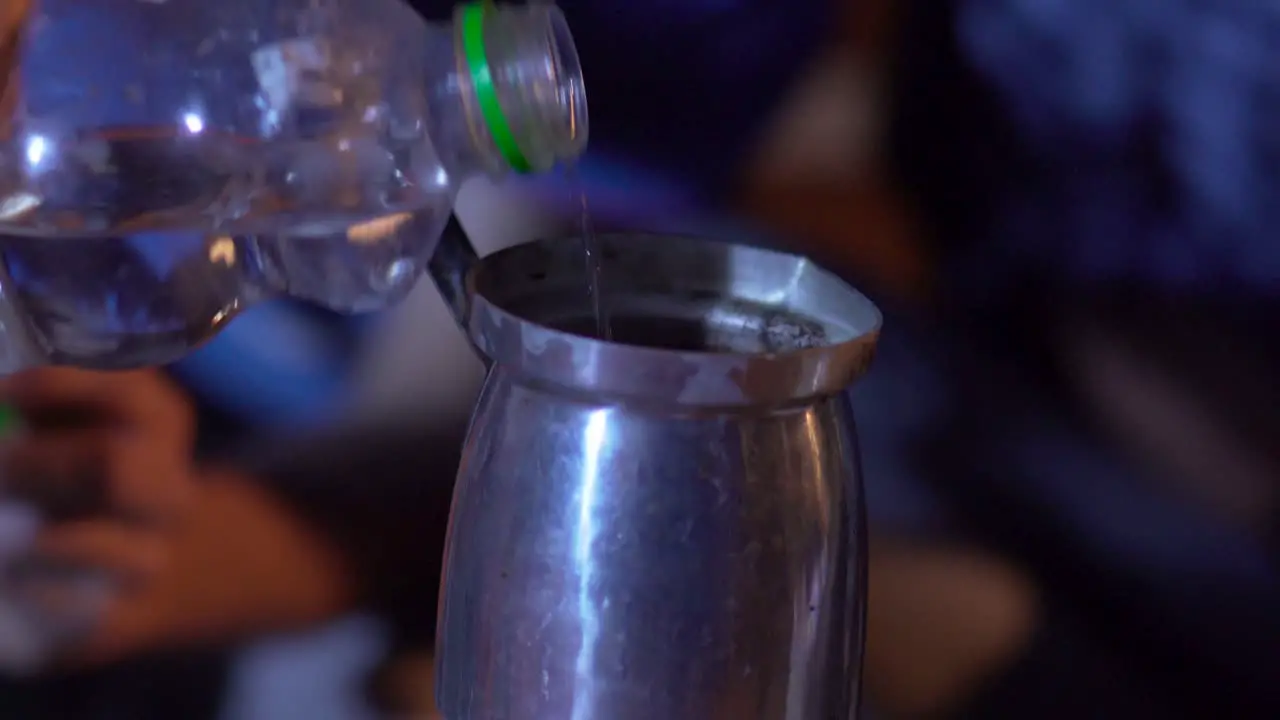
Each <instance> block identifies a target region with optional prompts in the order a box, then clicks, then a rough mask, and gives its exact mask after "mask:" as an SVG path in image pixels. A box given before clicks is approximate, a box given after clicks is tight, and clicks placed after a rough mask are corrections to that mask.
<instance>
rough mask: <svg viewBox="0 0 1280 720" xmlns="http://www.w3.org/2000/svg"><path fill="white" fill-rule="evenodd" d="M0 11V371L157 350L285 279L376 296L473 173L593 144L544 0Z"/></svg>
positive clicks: (570, 53) (563, 33) (316, 297)
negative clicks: (436, 11)
mask: <svg viewBox="0 0 1280 720" xmlns="http://www.w3.org/2000/svg"><path fill="white" fill-rule="evenodd" d="M25 12H26V14H25V16H24V17H23V19H22V21H21V22H20V23H19V24H18V25H17V28H18V32H16V33H12V34H9V35H8V36H7V37H8V39H7V40H4V39H3V38H5V37H6V35H5V34H3V29H2V28H0V79H3V82H4V83H5V85H4V86H3V88H2V89H0V233H3V235H2V236H0V330H2V331H3V332H4V335H5V337H4V338H3V339H4V341H5V342H3V343H0V345H4V347H0V372H8V371H13V370H15V369H18V368H20V367H24V366H30V365H37V364H44V363H59V364H76V365H82V366H89V367H122V366H132V365H138V364H153V363H163V362H167V361H170V360H173V359H175V358H177V357H179V356H181V355H182V354H183V353H184V352H186V351H187V350H189V349H190V348H191V347H192V346H193V345H195V344H197V343H198V342H200V341H201V340H203V339H205V338H207V337H209V336H211V335H212V334H214V333H216V332H217V331H218V329H219V328H220V327H221V326H222V325H223V324H224V323H225V322H227V321H228V320H229V319H230V318H232V317H234V316H235V315H236V314H237V313H238V312H239V311H241V310H243V309H244V308H245V307H247V306H249V305H252V304H254V303H256V302H259V301H261V300H263V299H265V298H269V297H272V296H278V295H288V296H293V297H297V298H301V299H305V300H308V301H313V302H316V303H320V304H322V305H325V306H328V307H330V308H333V309H336V310H341V311H361V310H368V309H372V308H377V307H380V306H382V305H385V304H386V303H388V302H392V301H394V300H396V299H398V298H399V297H400V296H402V295H403V294H404V293H406V292H407V291H408V289H409V288H410V287H411V286H412V285H413V283H414V282H415V281H416V280H417V278H418V277H419V276H420V275H421V273H422V270H423V268H424V265H425V263H426V261H427V260H428V258H429V257H430V255H431V252H432V251H433V249H434V247H435V243H436V240H437V239H438V236H439V233H440V231H441V229H442V228H443V226H444V223H445V222H446V221H447V219H448V216H449V214H450V212H451V210H452V205H453V201H454V197H455V195H456V192H457V189H458V187H459V186H460V185H461V183H462V182H463V181H464V180H465V179H467V178H468V177H470V176H473V175H477V174H488V175H490V176H495V177H496V176H501V175H504V174H506V173H510V172H519V173H527V172H540V171H545V170H548V169H550V168H551V167H552V166H553V165H555V164H556V163H557V162H559V161H566V160H572V159H574V158H576V157H577V156H578V155H579V154H580V153H581V152H582V150H583V149H584V147H585V145H586V141H587V109H586V97H585V91H584V88H583V84H582V75H581V71H580V69H579V67H578V59H577V54H576V51H575V49H574V44H573V40H572V37H571V36H570V34H569V31H568V28H567V26H566V24H565V21H564V17H563V15H562V14H561V13H560V11H559V10H558V9H556V8H555V7H554V6H553V5H550V4H543V3H537V4H531V5H498V6H494V5H492V4H488V3H485V4H481V3H473V4H470V5H464V6H460V7H459V8H458V9H457V11H456V12H455V15H454V19H453V22H452V23H447V24H440V25H436V24H430V23H427V22H425V21H424V20H423V19H422V18H421V17H419V16H418V15H417V14H416V13H415V12H414V11H413V10H412V9H411V8H410V7H409V6H408V5H407V4H405V3H404V2H403V0H220V1H219V2H209V1H208V0H95V1H94V2H84V1H83V0H40V2H38V3H29V4H28V5H27V6H26V11H25Z"/></svg>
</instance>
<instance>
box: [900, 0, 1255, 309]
mask: <svg viewBox="0 0 1280 720" xmlns="http://www.w3.org/2000/svg"><path fill="white" fill-rule="evenodd" d="M913 4H914V6H915V7H914V10H913V12H914V19H913V20H912V22H913V23H914V26H913V27H911V28H909V29H908V33H909V35H908V38H907V42H906V43H905V50H904V52H905V53H906V54H907V58H906V60H905V63H904V66H906V67H908V68H909V70H908V72H907V74H906V76H905V77H904V78H903V81H904V82H905V83H906V87H904V88H903V89H902V90H901V94H902V95H903V96H904V97H905V96H907V95H914V96H916V97H918V98H921V99H920V100H919V101H917V102H916V105H915V108H914V112H915V114H916V117H914V118H912V117H907V118H900V119H904V120H905V122H904V123H903V125H904V127H905V129H903V128H902V127H900V128H898V130H899V131H900V132H903V133H909V134H904V135H903V136H902V138H901V142H902V144H903V146H904V147H905V146H906V144H908V143H911V142H912V141H913V140H917V141H918V140H919V139H920V138H922V137H923V136H924V135H927V134H934V135H937V136H939V138H945V140H943V139H938V140H935V141H934V142H935V144H940V143H943V142H946V143H948V144H951V145H960V146H965V147H969V148H975V149H974V150H973V151H971V153H970V154H968V155H963V154H960V153H955V152H952V153H951V157H950V158H949V160H939V159H938V158H936V157H935V158H930V157H928V156H927V155H926V154H924V153H921V154H920V155H919V156H917V157H915V158H913V159H912V162H913V163H915V164H916V165H917V166H918V167H917V169H916V170H915V174H916V175H917V176H918V175H919V174H921V173H923V174H926V175H929V176H930V177H931V182H933V183H934V184H935V185H936V187H935V188H934V189H933V190H932V192H933V193H934V194H936V195H939V196H941V195H943V194H945V193H947V192H948V188H949V189H950V192H952V193H969V194H970V197H971V200H972V202H973V204H974V205H975V206H978V207H981V208H982V211H981V212H982V213H983V217H981V218H979V220H978V222H979V225H978V226H975V227H969V228H967V230H971V231H972V232H973V233H974V234H975V235H976V237H969V238H966V240H968V241H971V242H970V243H969V244H967V245H966V247H967V248H968V249H971V250H973V254H972V260H973V262H972V264H970V265H968V266H966V272H975V271H981V272H985V273H986V275H985V276H984V280H982V282H987V280H990V281H991V282H994V281H996V280H998V279H1000V278H1001V276H1007V275H1009V274H1018V273H1025V272H1034V273H1037V274H1039V275H1041V276H1044V277H1048V278H1052V279H1053V280H1054V281H1057V282H1061V283H1063V284H1065V285H1088V284H1091V283H1097V282H1112V281H1121V282H1129V283H1137V284H1142V285H1146V286H1149V287H1150V288H1152V289H1153V290H1166V291H1177V292H1213V293H1220V292H1236V293H1239V292H1253V293H1265V294H1275V293H1277V291H1280V242H1277V241H1276V238H1275V237H1274V232H1275V228H1276V227H1278V226H1280V204H1278V203H1276V202H1275V198H1276V197H1278V196H1280V124H1277V123H1276V122H1275V118H1276V117H1277V114H1278V113H1277V111H1278V110H1280V71H1277V67H1278V66H1277V64H1276V62H1275V53H1274V48H1275V44H1276V40H1277V39H1280V4H1278V3H1275V2H1269V1H1265V0H1219V1H1215V2H1205V1H1202V0H954V2H952V3H938V2H931V1H930V0H917V2H915V3H913ZM930 23H937V24H938V25H939V26H940V27H941V26H945V28H946V29H945V30H939V31H937V33H936V34H934V35H931V36H930V39H931V40H932V41H933V42H931V43H928V46H926V42H925V40H924V36H923V35H918V34H917V33H920V32H924V31H923V30H922V28H924V27H925V26H927V25H929V24H930ZM939 42H942V43H946V44H950V45H954V52H955V55H954V59H955V61H956V64H957V65H961V66H963V68H964V72H965V73H966V74H967V77H960V76H959V75H958V74H957V73H955V72H954V71H950V70H947V69H944V68H943V66H942V64H941V60H937V58H936V56H937V54H938V50H937V45H938V43H939ZM931 54H932V55H934V56H935V59H934V61H932V62H931V61H929V60H928V59H926V56H928V55H931ZM908 104H910V101H909V102H908ZM975 107H982V108H983V109H982V110H981V111H975V110H974V109H973V108H975ZM924 142H929V141H928V140H927V139H926V140H924ZM944 154H945V153H944ZM929 163H933V164H934V167H932V168H929V169H925V168H924V166H925V165H927V164H929ZM969 188H972V189H969ZM944 202H945V201H944ZM952 229H953V230H954V228H952Z"/></svg>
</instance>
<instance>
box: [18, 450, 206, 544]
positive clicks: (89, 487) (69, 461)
mask: <svg viewBox="0 0 1280 720" xmlns="http://www.w3.org/2000/svg"><path fill="white" fill-rule="evenodd" d="M0 482H3V489H4V491H5V493H6V494H8V495H10V496H12V497H16V498H18V499H21V500H25V501H27V502H30V503H32V504H33V505H35V506H36V507H38V508H40V510H41V511H42V514H43V515H44V516H45V517H46V519H49V520H55V521H59V520H69V519H76V518H85V517H89V516H94V515H100V514H102V513H111V514H114V515H117V516H121V517H125V518H130V519H134V520H140V521H145V523H146V524H150V525H157V524H165V523H168V522H170V521H172V520H173V519H174V517H175V516H176V515H177V514H178V512H179V511H180V510H181V508H183V507H185V505H186V504H187V500H188V496H189V494H190V492H191V491H192V485H191V483H190V482H189V479H188V478H187V476H186V466H185V464H184V461H183V459H182V458H180V457H175V456H174V455H172V454H170V453H166V452H162V451H159V450H157V448H156V447H155V446H154V445H153V443H152V441H151V440H150V439H149V438H148V437H146V436H135V435H126V436H121V435H118V434H114V433H111V432H105V431H102V430H81V431H70V432H62V433H45V434H41V435H32V436H28V437H22V438H20V439H18V440H16V441H14V442H10V443H7V444H5V445H4V446H2V447H0Z"/></svg>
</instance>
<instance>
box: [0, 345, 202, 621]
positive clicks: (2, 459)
mask: <svg viewBox="0 0 1280 720" xmlns="http://www.w3.org/2000/svg"><path fill="white" fill-rule="evenodd" d="M0 403H6V404H8V405H10V406H11V407H13V408H14V409H15V410H16V411H17V413H18V414H19V415H20V417H21V418H22V421H23V425H24V427H23V428H22V429H21V431H20V432H18V433H16V434H14V435H13V436H11V437H9V438H6V439H4V441H3V442H2V443H0V489H3V492H4V494H5V495H6V496H7V497H8V498H10V499H12V500H17V501H19V502H26V503H29V504H30V505H31V506H33V507H34V508H36V509H37V510H38V511H39V513H40V515H41V517H42V520H43V525H42V527H41V529H40V531H39V532H38V534H37V536H36V538H35V541H34V544H33V545H32V548H31V551H30V553H31V555H30V557H29V558H27V559H26V560H27V561H29V562H33V563H37V564H42V565H47V566H51V567H61V568H72V569H76V570H80V569H83V570H85V571H91V572H102V573H104V574H105V575H106V576H107V577H108V578H109V579H110V581H111V582H110V584H109V587H110V588H111V596H110V598H109V601H108V606H107V608H106V615H105V617H104V618H103V620H102V623H103V625H104V626H109V625H111V623H112V618H113V617H114V616H115V615H116V614H118V613H119V612H120V611H121V609H122V608H124V607H128V606H129V605H131V604H132V603H133V602H134V598H135V596H137V595H139V594H143V593H145V592H147V589H148V587H149V585H150V584H151V583H152V581H153V580H154V579H155V578H156V577H157V576H158V575H159V574H161V573H162V572H164V570H165V569H166V567H167V564H168V562H169V559H170V556H171V545H172V538H173V535H174V533H175V531H176V530H177V528H179V527H181V525H182V522H183V519H184V517H185V515H186V514H187V512H188V510H189V509H190V507H191V506H192V505H193V503H194V495H195V494H196V490H197V484H196V483H195V481H194V470H193V465H192V444H193V441H194V430H195V423H194V419H193V414H192V411H191V408H190V405H189V403H188V402H187V400H186V398H185V397H184V396H183V394H182V393H181V391H179V390H178V389H177V388H176V387H174V386H173V385H171V384H170V383H169V382H168V381H167V380H166V379H165V378H164V377H163V376H162V375H160V374H158V373H155V372H148V371H138V372H119V373H98V372H88V371H83V370H73V369H63V368H51V369H40V370H36V371H32V372H27V373H21V374H18V375H15V376H12V377H9V378H6V379H5V380H3V381H0ZM52 582H57V580H56V579H55V580H53V581H52Z"/></svg>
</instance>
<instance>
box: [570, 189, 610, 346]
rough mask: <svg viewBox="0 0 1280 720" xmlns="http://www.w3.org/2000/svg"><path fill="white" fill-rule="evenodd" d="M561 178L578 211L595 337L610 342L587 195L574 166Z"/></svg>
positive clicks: (601, 268) (599, 255)
mask: <svg viewBox="0 0 1280 720" xmlns="http://www.w3.org/2000/svg"><path fill="white" fill-rule="evenodd" d="M565 175H566V177H567V178H568V179H569V187H570V188H571V189H572V190H573V192H574V193H575V194H576V195H577V196H578V203H579V205H580V206H581V208H582V216H581V219H580V223H581V224H580V229H581V232H582V256H583V261H584V262H585V263H586V267H587V297H588V299H589V301H590V302H591V310H592V312H593V313H594V314H595V321H596V337H597V338H599V339H601V340H604V341H606V342H608V341H612V340H613V332H612V328H611V326H610V323H609V311H608V308H607V307H606V306H605V303H604V297H603V294H602V292H601V283H602V282H603V276H604V257H603V255H604V253H603V249H602V248H601V245H600V240H599V238H598V237H597V236H596V232H595V227H594V226H593V224H592V222H591V208H590V206H589V205H588V203H587V193H586V191H585V190H584V188H583V186H582V181H581V179H580V177H579V176H578V170H577V166H575V165H573V164H569V165H566V166H565Z"/></svg>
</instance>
